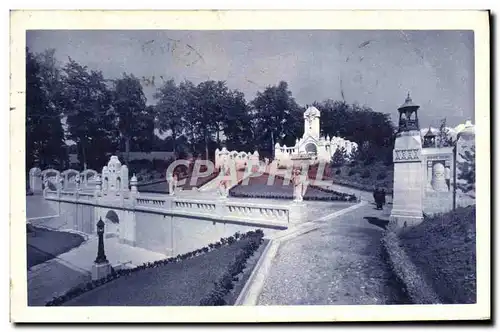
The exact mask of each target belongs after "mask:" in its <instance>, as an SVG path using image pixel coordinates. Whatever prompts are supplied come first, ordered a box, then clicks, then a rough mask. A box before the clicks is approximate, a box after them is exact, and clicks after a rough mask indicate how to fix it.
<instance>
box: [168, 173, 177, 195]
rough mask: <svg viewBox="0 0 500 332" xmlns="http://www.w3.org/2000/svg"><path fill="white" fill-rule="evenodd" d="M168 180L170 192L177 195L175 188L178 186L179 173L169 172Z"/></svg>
mask: <svg viewBox="0 0 500 332" xmlns="http://www.w3.org/2000/svg"><path fill="white" fill-rule="evenodd" d="M167 182H168V194H169V195H170V196H174V195H175V189H176V188H177V183H178V177H177V173H174V174H172V173H168V174H167Z"/></svg>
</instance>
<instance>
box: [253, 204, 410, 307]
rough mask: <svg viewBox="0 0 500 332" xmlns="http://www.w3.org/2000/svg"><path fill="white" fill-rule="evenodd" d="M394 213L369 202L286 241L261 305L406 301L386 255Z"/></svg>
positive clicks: (260, 299) (278, 255) (279, 252)
mask: <svg viewBox="0 0 500 332" xmlns="http://www.w3.org/2000/svg"><path fill="white" fill-rule="evenodd" d="M389 213H390V208H388V207H387V206H386V208H385V210H384V211H377V210H375V209H374V206H373V205H372V204H368V205H365V206H364V207H361V208H359V209H357V210H354V211H352V212H349V213H346V214H345V215H343V216H341V217H339V218H337V219H333V220H330V221H326V222H323V223H322V227H321V228H319V229H317V230H314V231H311V232H309V233H306V234H303V235H301V236H298V237H296V238H293V239H290V240H288V241H286V242H284V243H282V244H281V246H280V248H279V250H278V253H277V255H276V257H275V258H274V261H273V266H272V268H271V271H270V273H269V275H268V277H267V279H266V282H265V284H264V288H263V290H262V292H261V294H260V297H259V300H258V304H259V305H313V304H318V305H332V304H334V305H344V304H399V303H405V302H406V300H405V298H404V296H402V294H401V293H400V289H399V287H398V285H397V284H395V283H394V281H393V280H394V278H393V276H392V275H391V273H390V272H389V269H388V266H387V265H386V263H385V261H384V259H383V258H382V256H381V246H380V238H381V236H382V230H383V228H382V227H383V225H384V220H388V219H389ZM366 218H368V219H366Z"/></svg>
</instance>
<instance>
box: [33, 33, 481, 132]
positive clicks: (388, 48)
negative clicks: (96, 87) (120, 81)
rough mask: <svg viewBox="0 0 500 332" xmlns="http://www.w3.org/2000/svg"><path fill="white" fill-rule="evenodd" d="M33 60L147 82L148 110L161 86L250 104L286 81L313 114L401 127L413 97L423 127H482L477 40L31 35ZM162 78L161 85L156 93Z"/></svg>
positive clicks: (439, 36) (456, 36)
mask: <svg viewBox="0 0 500 332" xmlns="http://www.w3.org/2000/svg"><path fill="white" fill-rule="evenodd" d="M27 46H28V47H29V48H30V49H31V50H32V51H34V52H36V53H38V52H43V51H44V50H46V49H51V48H54V49H55V50H56V58H57V59H58V61H60V64H61V65H64V63H66V62H67V60H68V57H71V58H72V59H74V60H75V61H77V62H78V63H80V64H82V65H86V66H88V67H89V68H90V69H93V70H100V71H102V72H103V75H104V76H105V77H106V78H109V79H114V78H119V77H121V75H122V73H124V72H126V73H128V74H130V73H131V74H134V75H135V76H136V77H139V78H141V81H142V83H143V86H144V92H145V94H146V97H147V99H148V104H154V103H155V100H154V99H153V93H154V92H155V91H156V89H157V88H159V87H160V86H161V82H162V81H165V80H167V79H170V78H173V79H174V80H175V81H176V82H180V81H183V80H185V79H188V80H191V81H193V82H194V83H199V82H202V81H205V80H223V81H226V82H227V85H228V87H229V88H230V89H237V90H239V91H242V92H243V93H244V94H245V98H246V99H247V100H248V101H249V100H252V99H253V98H254V97H255V95H256V93H257V91H263V90H264V89H265V87H266V86H269V85H276V84H278V83H279V81H281V80H283V81H286V82H288V84H289V88H290V90H291V92H292V95H293V97H294V98H295V99H296V101H297V102H298V103H299V104H300V105H302V106H305V105H306V104H312V103H313V102H314V101H322V100H325V99H334V100H341V99H342V94H341V91H343V93H344V98H345V100H346V102H348V103H358V104H360V105H366V106H369V107H371V108H372V109H373V110H374V111H377V112H382V113H389V114H391V119H392V120H393V121H397V119H398V111H397V108H398V107H399V106H400V105H401V104H403V103H404V100H405V98H406V95H407V93H408V92H409V93H410V94H411V97H412V99H413V101H414V102H415V103H416V104H418V105H420V109H419V119H420V126H421V127H427V126H429V125H432V126H434V127H438V126H439V123H440V121H441V120H442V119H443V118H446V120H447V125H448V126H451V127H455V126H456V125H458V124H460V123H464V122H465V121H466V120H472V122H474V35H473V32H472V31H423V30H420V31H401V30H393V31H389V30H371V31H364V30H315V31H313V30H311V31H308V30H274V31H273V30H268V31H262V30H261V31H259V30H247V31H228V30H226V31H198V30H193V31H179V30H177V31H175V30H115V31H110V30H100V31H98V30H80V31H78V30H59V31H40V30H39V31H29V32H28V33H27ZM153 77H154V85H153V82H152V81H153Z"/></svg>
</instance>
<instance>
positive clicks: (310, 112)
mask: <svg viewBox="0 0 500 332" xmlns="http://www.w3.org/2000/svg"><path fill="white" fill-rule="evenodd" d="M308 116H317V117H319V116H320V111H319V110H318V109H317V108H316V107H314V106H309V107H308V108H307V109H306V111H305V112H304V118H306V117H308Z"/></svg>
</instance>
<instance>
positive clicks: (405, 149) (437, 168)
mask: <svg viewBox="0 0 500 332" xmlns="http://www.w3.org/2000/svg"><path fill="white" fill-rule="evenodd" d="M418 108H419V106H418V105H415V104H414V103H413V102H412V100H411V98H410V97H409V96H408V98H407V99H406V101H405V103H404V104H403V105H402V106H401V107H400V108H399V109H398V110H399V112H400V119H399V132H398V135H397V138H396V142H395V147H394V201H393V209H392V212H391V222H393V223H396V224H397V225H398V226H400V227H401V226H402V227H404V226H405V225H406V226H411V225H414V224H417V223H419V222H420V221H421V220H422V218H423V213H422V212H425V213H426V214H428V215H432V214H435V213H443V212H448V211H451V210H452V208H453V194H454V193H453V188H454V186H455V183H454V178H455V177H457V176H458V174H454V172H455V171H456V172H457V173H458V172H459V170H458V169H455V168H454V165H456V160H455V158H457V161H459V162H460V160H459V159H458V158H459V156H460V153H461V151H463V150H464V149H467V148H469V147H470V146H473V145H474V136H475V130H474V125H473V124H472V123H471V121H467V122H466V123H465V124H463V125H458V126H456V127H455V128H449V127H447V128H446V129H447V131H448V135H449V138H451V143H452V144H451V145H452V146H440V144H439V142H438V137H439V136H438V134H439V130H438V129H436V128H432V127H428V128H424V129H420V128H419V125H418V115H417V110H418ZM457 139H458V141H457ZM455 146H456V148H457V151H454V150H455ZM457 182H458V181H457Z"/></svg>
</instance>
